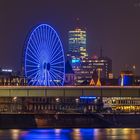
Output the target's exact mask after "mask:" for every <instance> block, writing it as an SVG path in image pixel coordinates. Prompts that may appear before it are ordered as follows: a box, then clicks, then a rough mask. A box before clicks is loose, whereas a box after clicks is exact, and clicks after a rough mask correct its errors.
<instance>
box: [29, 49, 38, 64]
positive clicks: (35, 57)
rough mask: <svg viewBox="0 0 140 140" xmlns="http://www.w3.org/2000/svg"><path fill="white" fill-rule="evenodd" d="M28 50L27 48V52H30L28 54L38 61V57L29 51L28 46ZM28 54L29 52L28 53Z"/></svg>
mask: <svg viewBox="0 0 140 140" xmlns="http://www.w3.org/2000/svg"><path fill="white" fill-rule="evenodd" d="M28 50H29V52H30V54H31V55H30V56H32V58H33V57H34V59H35V60H38V62H39V58H38V57H37V56H36V55H35V54H34V53H33V52H32V51H31V49H29V48H28ZM28 54H29V53H28Z"/></svg>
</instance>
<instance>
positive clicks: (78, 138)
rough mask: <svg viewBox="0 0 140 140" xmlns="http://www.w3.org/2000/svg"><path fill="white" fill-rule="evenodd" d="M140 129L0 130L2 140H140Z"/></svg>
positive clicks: (0, 139)
mask: <svg viewBox="0 0 140 140" xmlns="http://www.w3.org/2000/svg"><path fill="white" fill-rule="evenodd" d="M139 139H140V129H138V128H137V129H133V128H119V129H118V128H112V129H111V128H106V129H91V128H89V129H87V128H86V129H84V128H81V129H28V130H20V129H10V130H0V140H139Z"/></svg>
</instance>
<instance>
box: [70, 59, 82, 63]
mask: <svg viewBox="0 0 140 140" xmlns="http://www.w3.org/2000/svg"><path fill="white" fill-rule="evenodd" d="M72 63H80V59H72Z"/></svg>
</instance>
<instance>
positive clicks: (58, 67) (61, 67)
mask: <svg viewBox="0 0 140 140" xmlns="http://www.w3.org/2000/svg"><path fill="white" fill-rule="evenodd" d="M51 67H52V68H55V69H56V68H57V69H62V70H63V68H64V67H63V66H51Z"/></svg>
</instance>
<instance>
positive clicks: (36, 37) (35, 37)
mask: <svg viewBox="0 0 140 140" xmlns="http://www.w3.org/2000/svg"><path fill="white" fill-rule="evenodd" d="M33 38H34V39H35V41H36V43H37V45H38V46H39V44H40V41H39V39H38V34H37V32H34V36H33ZM37 48H38V47H37Z"/></svg>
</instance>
